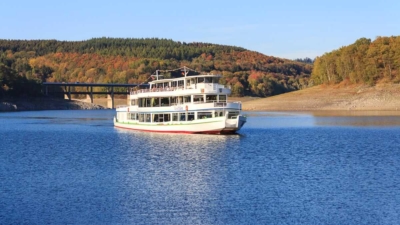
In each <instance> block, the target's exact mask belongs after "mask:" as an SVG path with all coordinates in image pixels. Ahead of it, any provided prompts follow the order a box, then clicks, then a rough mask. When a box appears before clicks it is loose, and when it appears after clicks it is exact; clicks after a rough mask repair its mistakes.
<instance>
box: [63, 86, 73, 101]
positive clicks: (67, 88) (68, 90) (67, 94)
mask: <svg viewBox="0 0 400 225" xmlns="http://www.w3.org/2000/svg"><path fill="white" fill-rule="evenodd" d="M64 99H66V100H70V101H71V87H70V86H65V91H64Z"/></svg>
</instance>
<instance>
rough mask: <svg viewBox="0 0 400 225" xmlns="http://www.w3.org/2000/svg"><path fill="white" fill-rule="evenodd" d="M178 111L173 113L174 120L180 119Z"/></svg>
mask: <svg viewBox="0 0 400 225" xmlns="http://www.w3.org/2000/svg"><path fill="white" fill-rule="evenodd" d="M178 118H179V117H178V113H172V121H178Z"/></svg>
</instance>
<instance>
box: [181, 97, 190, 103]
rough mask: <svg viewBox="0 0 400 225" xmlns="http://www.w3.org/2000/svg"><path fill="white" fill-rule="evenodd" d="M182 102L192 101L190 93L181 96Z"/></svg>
mask: <svg viewBox="0 0 400 225" xmlns="http://www.w3.org/2000/svg"><path fill="white" fill-rule="evenodd" d="M183 102H184V103H190V102H192V101H191V97H190V95H186V96H183Z"/></svg>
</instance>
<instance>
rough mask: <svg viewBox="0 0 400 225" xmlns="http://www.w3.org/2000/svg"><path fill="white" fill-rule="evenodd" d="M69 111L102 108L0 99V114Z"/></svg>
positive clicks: (57, 101) (79, 103) (47, 100)
mask: <svg viewBox="0 0 400 225" xmlns="http://www.w3.org/2000/svg"><path fill="white" fill-rule="evenodd" d="M69 109H80V110H89V109H90V110H91V109H104V107H103V106H100V105H96V104H92V103H87V102H82V101H74V100H72V101H68V100H64V99H53V98H28V99H0V112H13V111H36V110H69Z"/></svg>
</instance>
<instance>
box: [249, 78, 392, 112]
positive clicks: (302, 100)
mask: <svg viewBox="0 0 400 225" xmlns="http://www.w3.org/2000/svg"><path fill="white" fill-rule="evenodd" d="M243 110H257V111H314V110H400V84H378V85H376V86H373V87H370V86H361V85H320V86H315V87H311V88H307V89H304V90H299V91H294V92H290V93H285V94H282V95H278V96H273V97H268V98H261V99H257V100H251V101H244V102H243Z"/></svg>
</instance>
